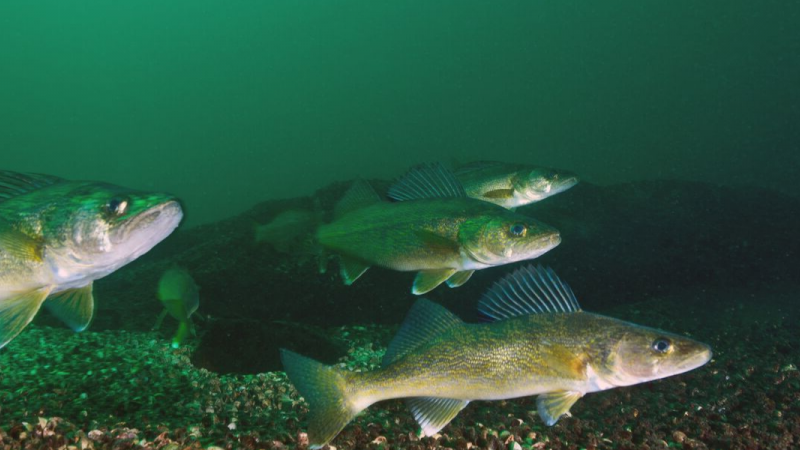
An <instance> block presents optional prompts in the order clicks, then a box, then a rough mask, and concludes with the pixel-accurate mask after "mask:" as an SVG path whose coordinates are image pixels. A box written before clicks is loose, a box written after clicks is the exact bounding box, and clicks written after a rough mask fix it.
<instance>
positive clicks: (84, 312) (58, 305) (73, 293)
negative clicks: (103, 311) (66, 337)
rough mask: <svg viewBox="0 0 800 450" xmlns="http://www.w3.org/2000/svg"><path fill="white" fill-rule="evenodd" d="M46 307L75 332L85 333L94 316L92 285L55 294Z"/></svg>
mask: <svg viewBox="0 0 800 450" xmlns="http://www.w3.org/2000/svg"><path fill="white" fill-rule="evenodd" d="M44 306H45V307H47V310H48V311H50V312H51V313H53V315H54V316H56V317H58V318H59V319H61V321H62V322H64V323H66V324H67V325H68V326H69V327H70V328H72V329H73V330H74V331H83V330H85V329H86V327H88V326H89V322H91V321H92V316H93V315H94V297H93V296H92V283H89V284H87V285H86V286H83V287H79V288H75V289H69V290H66V291H62V292H59V293H57V294H53V295H52V296H50V298H48V299H47V301H46V302H44Z"/></svg>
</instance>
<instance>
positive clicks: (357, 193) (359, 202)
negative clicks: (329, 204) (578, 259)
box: [333, 180, 381, 218]
mask: <svg viewBox="0 0 800 450" xmlns="http://www.w3.org/2000/svg"><path fill="white" fill-rule="evenodd" d="M379 201H381V198H380V197H379V196H378V193H377V192H375V189H373V188H372V186H371V185H370V184H369V183H367V182H366V181H364V180H356V181H354V182H353V184H352V185H351V186H350V188H349V189H348V190H347V192H345V193H344V197H342V199H341V200H339V203H337V204H336V207H335V209H334V211H333V215H334V217H337V218H338V217H341V216H343V215H344V214H347V213H349V212H350V211H355V210H356V209H360V208H363V207H365V206H368V205H371V204H373V203H377V202H379Z"/></svg>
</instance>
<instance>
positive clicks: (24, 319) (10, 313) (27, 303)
mask: <svg viewBox="0 0 800 450" xmlns="http://www.w3.org/2000/svg"><path fill="white" fill-rule="evenodd" d="M51 289H52V287H50V286H47V287H43V288H40V289H36V290H34V291H28V292H24V293H21V294H16V295H13V296H11V297H9V298H5V299H2V300H0V348H3V347H5V346H6V344H8V343H9V342H10V341H11V340H12V339H14V338H15V337H16V336H17V335H18V334H19V333H20V331H22V330H23V329H24V328H25V327H26V326H27V325H28V324H29V323H30V322H31V320H33V317H34V316H35V315H36V313H37V312H39V308H41V307H42V303H44V299H46V298H47V295H48V294H50V290H51Z"/></svg>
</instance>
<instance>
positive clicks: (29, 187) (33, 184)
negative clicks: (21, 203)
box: [0, 170, 64, 202]
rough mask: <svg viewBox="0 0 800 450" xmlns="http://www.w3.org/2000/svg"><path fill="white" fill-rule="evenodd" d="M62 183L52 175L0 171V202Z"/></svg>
mask: <svg viewBox="0 0 800 450" xmlns="http://www.w3.org/2000/svg"><path fill="white" fill-rule="evenodd" d="M62 181H64V179H63V178H59V177H56V176H53V175H43V174H38V173H19V172H12V171H10V170H0V202H3V201H6V200H8V199H10V198H13V197H17V196H20V195H23V194H27V193H28V192H31V191H35V190H37V189H40V188H43V187H45V186H49V185H51V184H56V183H60V182H62Z"/></svg>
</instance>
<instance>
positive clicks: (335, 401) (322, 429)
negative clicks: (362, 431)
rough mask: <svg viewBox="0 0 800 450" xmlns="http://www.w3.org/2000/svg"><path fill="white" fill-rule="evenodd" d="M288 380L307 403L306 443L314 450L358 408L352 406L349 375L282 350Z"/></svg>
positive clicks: (331, 437)
mask: <svg viewBox="0 0 800 450" xmlns="http://www.w3.org/2000/svg"><path fill="white" fill-rule="evenodd" d="M281 361H282V362H283V367H284V370H286V374H287V375H288V376H289V379H290V380H291V381H292V383H294V386H295V388H297V390H298V392H300V395H302V396H303V398H305V400H306V402H308V404H309V413H308V440H309V443H310V448H312V449H317V448H321V447H323V446H324V445H325V444H327V443H328V442H330V441H331V440H333V438H334V437H336V435H337V434H339V432H340V431H342V428H344V427H345V425H347V424H348V423H349V422H350V421H351V420H353V418H354V417H355V416H356V414H358V413H359V412H360V411H361V409H358V407H356V406H354V405H353V404H352V401H351V399H350V398H349V396H350V395H352V394H351V393H350V392H349V391H350V389H348V378H349V377H348V375H349V374H348V373H346V372H343V371H341V370H338V369H336V368H334V367H330V366H326V365H324V364H322V363H319V362H317V361H314V360H313V359H309V358H306V357H305V356H301V355H298V354H297V353H294V352H292V351H289V350H286V349H281Z"/></svg>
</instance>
